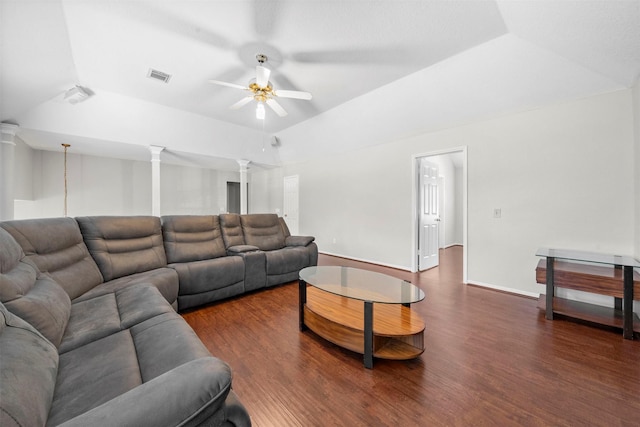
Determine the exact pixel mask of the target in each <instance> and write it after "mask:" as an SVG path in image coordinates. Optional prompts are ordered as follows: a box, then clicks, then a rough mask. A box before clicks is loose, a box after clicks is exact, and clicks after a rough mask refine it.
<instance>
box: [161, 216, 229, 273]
mask: <svg viewBox="0 0 640 427" xmlns="http://www.w3.org/2000/svg"><path fill="white" fill-rule="evenodd" d="M162 235H163V236H164V248H165V252H166V254H167V262H169V263H176V262H189V261H200V260H204V259H212V258H219V257H222V256H225V255H226V249H225V245H224V240H223V239H222V231H221V230H220V220H219V218H218V217H217V216H213V215H175V216H163V217H162Z"/></svg>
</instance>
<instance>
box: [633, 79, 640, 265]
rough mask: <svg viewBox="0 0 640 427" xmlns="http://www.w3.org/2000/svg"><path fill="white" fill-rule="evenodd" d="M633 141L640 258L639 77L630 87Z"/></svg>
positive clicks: (636, 222)
mask: <svg viewBox="0 0 640 427" xmlns="http://www.w3.org/2000/svg"><path fill="white" fill-rule="evenodd" d="M632 93H633V124H634V142H635V156H634V158H635V162H634V165H635V177H634V178H635V180H634V188H635V215H634V217H635V224H634V225H635V257H636V258H640V77H638V79H637V80H636V84H635V85H634V86H633V88H632Z"/></svg>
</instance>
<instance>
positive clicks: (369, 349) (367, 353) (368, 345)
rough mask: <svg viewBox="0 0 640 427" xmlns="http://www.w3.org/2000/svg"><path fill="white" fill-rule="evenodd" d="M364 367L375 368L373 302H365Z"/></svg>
mask: <svg viewBox="0 0 640 427" xmlns="http://www.w3.org/2000/svg"><path fill="white" fill-rule="evenodd" d="M364 367H365V368H367V369H373V303H372V302H371V301H365V302H364Z"/></svg>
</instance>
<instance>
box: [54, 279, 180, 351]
mask: <svg viewBox="0 0 640 427" xmlns="http://www.w3.org/2000/svg"><path fill="white" fill-rule="evenodd" d="M172 311H173V309H172V308H171V307H170V306H169V305H168V304H166V301H165V299H164V298H163V297H162V295H161V294H160V293H159V292H158V290H157V289H156V288H154V287H152V286H148V285H135V286H129V287H127V288H123V289H119V290H117V291H115V292H111V293H108V294H105V295H101V296H97V297H95V298H91V299H88V300H84V301H79V302H74V303H73V305H72V306H71V317H70V318H69V324H68V326H67V329H66V331H65V333H64V336H63V338H62V343H61V345H60V348H59V350H58V351H59V353H60V354H63V353H66V352H68V351H71V350H73V349H76V348H78V347H80V346H82V345H86V344H88V343H90V342H93V341H97V340H99V339H101V338H104V337H106V336H109V335H111V334H114V333H116V332H119V331H121V330H123V329H127V328H130V327H132V326H133V325H135V324H137V323H140V322H142V321H144V320H147V319H150V318H151V317H154V316H158V315H160V314H163V313H170V312H172Z"/></svg>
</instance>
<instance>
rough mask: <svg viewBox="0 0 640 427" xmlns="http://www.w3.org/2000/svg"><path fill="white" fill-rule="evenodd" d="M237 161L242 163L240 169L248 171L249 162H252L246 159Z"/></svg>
mask: <svg viewBox="0 0 640 427" xmlns="http://www.w3.org/2000/svg"><path fill="white" fill-rule="evenodd" d="M236 162H238V164H239V165H240V171H241V172H242V171H246V170H247V169H248V166H249V163H251V160H245V159H239V160H236Z"/></svg>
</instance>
